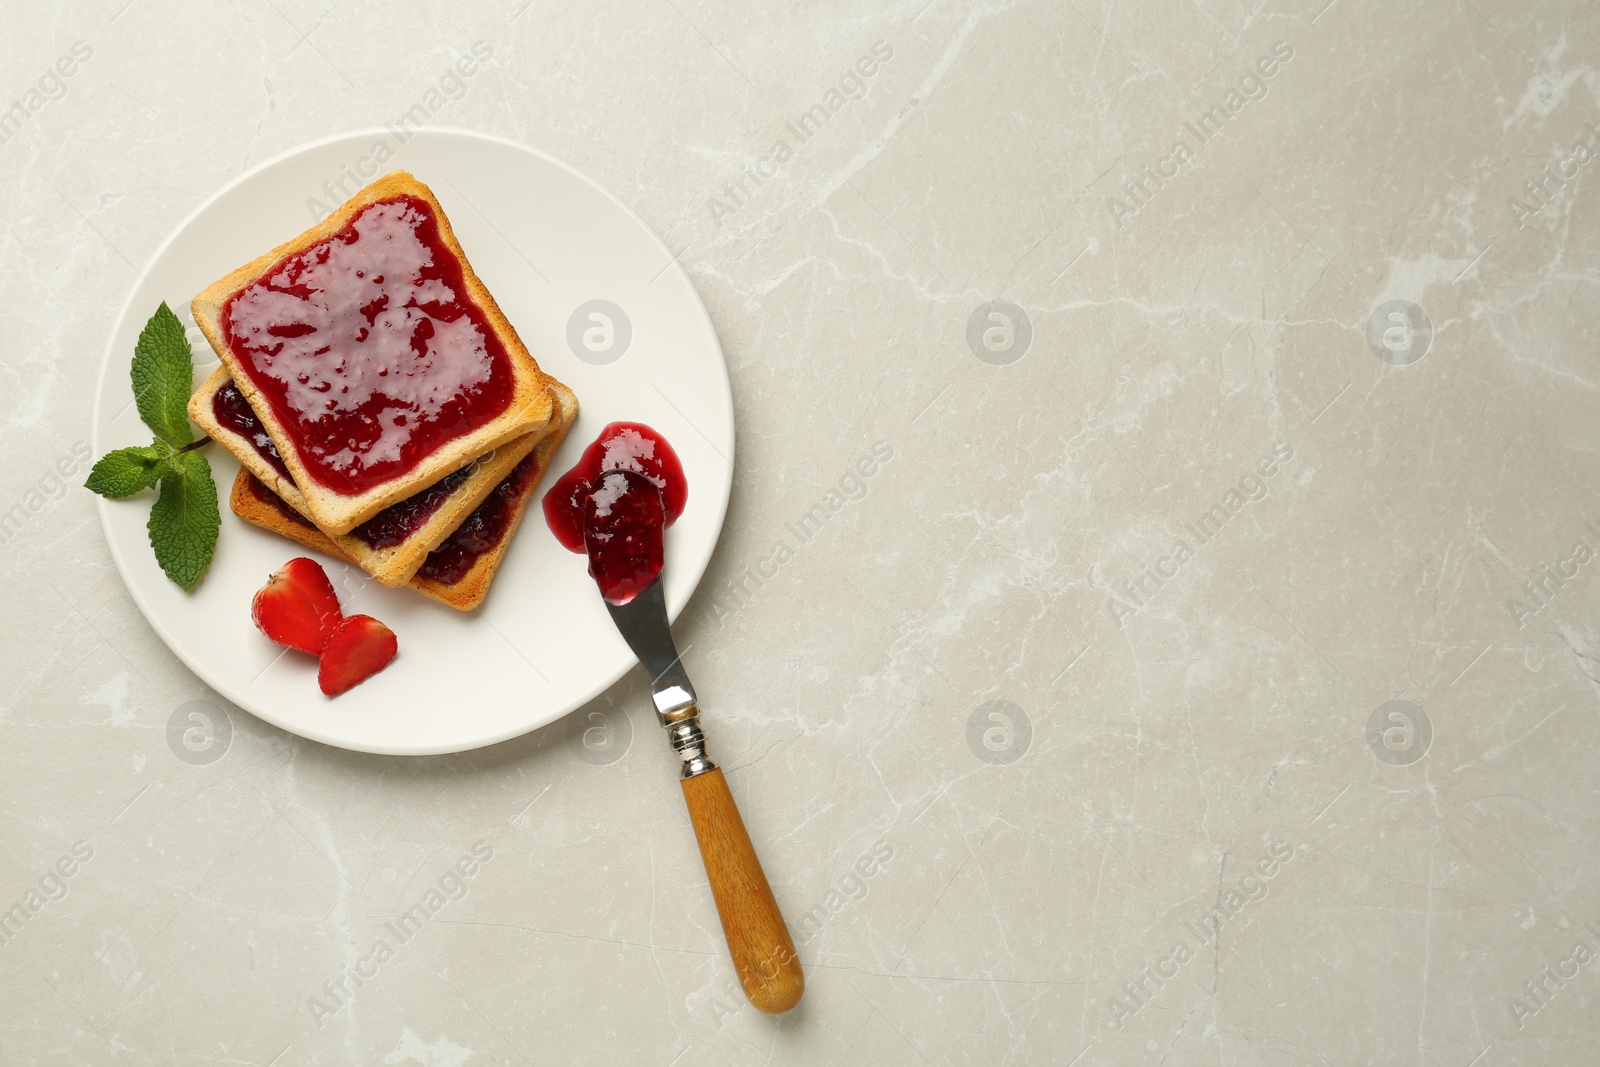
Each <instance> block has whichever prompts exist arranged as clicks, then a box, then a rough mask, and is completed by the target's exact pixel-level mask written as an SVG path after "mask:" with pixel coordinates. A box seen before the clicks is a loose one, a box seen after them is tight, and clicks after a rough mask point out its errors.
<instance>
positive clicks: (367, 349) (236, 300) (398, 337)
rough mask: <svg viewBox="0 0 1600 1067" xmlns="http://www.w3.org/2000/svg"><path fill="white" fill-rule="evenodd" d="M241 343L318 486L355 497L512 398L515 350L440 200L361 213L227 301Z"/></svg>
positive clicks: (487, 418) (225, 327)
mask: <svg viewBox="0 0 1600 1067" xmlns="http://www.w3.org/2000/svg"><path fill="white" fill-rule="evenodd" d="M222 332H223V337H224V339H225V340H226V342H227V344H228V347H229V350H230V351H231V352H232V353H233V355H234V356H235V357H236V358H237V360H238V361H239V363H240V364H241V366H242V368H243V370H244V372H245V374H246V375H247V376H248V377H249V379H250V382H251V384H253V385H254V386H255V387H256V389H258V390H259V391H260V394H261V398H262V400H264V402H265V403H266V404H267V405H268V406H269V407H270V408H271V410H272V413H273V415H274V417H276V418H277V420H278V421H279V423H280V424H281V425H282V426H283V429H284V432H285V434H287V435H288V437H289V439H290V440H291V441H292V442H293V444H294V447H295V450H296V452H297V454H298V456H299V458H300V461H301V462H302V463H303V464H304V465H305V468H306V471H307V472H308V473H309V475H310V476H311V478H312V479H313V480H315V481H316V482H317V483H318V484H320V485H323V486H325V487H327V488H328V489H330V490H332V491H333V492H336V493H340V494H344V495H352V496H353V495H356V494H359V493H361V492H364V491H366V490H368V489H371V488H372V487H374V486H377V485H380V484H382V483H384V482H388V481H391V480H393V479H395V478H398V477H401V476H403V475H405V474H407V473H408V472H410V471H412V470H414V469H415V468H416V467H417V465H418V464H419V463H421V462H422V461H423V460H424V459H426V458H427V457H428V456H430V455H432V454H433V453H434V452H435V451H436V450H438V449H439V448H440V447H441V446H443V445H444V444H446V443H447V442H449V441H451V440H454V439H456V438H459V437H461V436H462V435H464V434H468V433H471V432H472V431H474V430H476V429H478V428H479V427H481V426H483V425H485V424H486V423H488V422H491V421H492V420H493V419H495V418H496V417H497V416H499V415H500V414H501V413H502V412H504V411H505V410H506V408H507V407H508V406H509V405H510V403H511V396H512V392H513V390H514V381H513V375H512V366H511V357H510V355H509V354H508V353H507V352H506V350H505V346H504V345H502V344H501V343H500V339H499V336H498V335H497V334H496V333H495V331H494V329H493V328H492V327H491V325H490V323H489V320H488V317H487V315H486V314H485V313H484V310H483V308H482V307H480V306H479V304H478V303H477V301H475V300H474V299H473V298H472V295H471V293H470V292H469V291H468V289H467V285H466V278H465V273H464V267H463V263H462V261H461V260H460V259H458V258H457V257H456V256H455V254H454V253H452V252H451V250H450V248H449V246H448V245H446V244H445V242H444V240H443V238H442V236H441V234H440V231H439V220H438V218H437V217H436V215H435V214H434V210H433V207H432V205H431V204H429V203H428V201H426V200H423V199H421V198H419V197H415V196H398V197H395V198H393V199H390V200H383V201H379V202H377V203H374V204H369V205H368V206H367V207H365V208H362V209H361V211H360V212H358V213H357V214H356V215H355V217H354V218H352V219H351V220H350V222H349V224H348V225H346V226H345V228H344V229H342V230H340V231H339V232H338V233H335V234H333V235H331V236H329V237H327V238H324V239H323V240H321V241H319V242H317V243H316V244H314V245H310V246H309V247H306V248H303V249H301V250H299V251H296V252H293V253H291V254H289V255H288V256H285V257H284V258H283V259H282V260H280V261H278V263H276V264H275V265H274V266H272V267H271V268H269V269H268V270H267V271H266V273H264V274H262V275H261V277H260V278H258V279H257V280H256V281H254V282H252V283H251V284H250V285H248V286H246V287H245V288H244V289H241V290H240V291H239V292H237V293H235V294H234V295H233V296H232V297H230V298H229V300H228V302H227V303H226V304H225V305H224V306H223V309H222Z"/></svg>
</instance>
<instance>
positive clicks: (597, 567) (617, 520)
mask: <svg viewBox="0 0 1600 1067" xmlns="http://www.w3.org/2000/svg"><path fill="white" fill-rule="evenodd" d="M664 496H665V494H663V493H662V491H661V489H660V487H658V486H657V485H656V483H655V482H653V481H652V480H651V479H650V478H649V477H647V476H646V475H643V474H640V473H639V472H638V471H632V470H612V471H606V472H605V473H603V474H601V475H600V477H599V478H598V479H597V480H596V481H595V482H594V483H593V485H592V488H591V490H590V492H589V495H588V499H587V500H586V501H585V507H584V524H583V541H584V547H585V548H587V549H588V551H589V576H590V577H591V578H593V579H594V580H595V582H596V584H598V585H599V586H600V595H601V596H603V597H605V598H606V600H607V601H609V602H610V603H612V604H626V603H627V602H628V601H630V600H632V599H633V598H634V597H636V596H638V595H639V594H640V593H642V592H643V591H644V590H645V589H647V588H649V586H650V583H651V582H653V581H655V580H656V578H657V577H659V576H660V574H661V533H662V531H663V530H664V529H666V525H667V523H666V502H665V500H664Z"/></svg>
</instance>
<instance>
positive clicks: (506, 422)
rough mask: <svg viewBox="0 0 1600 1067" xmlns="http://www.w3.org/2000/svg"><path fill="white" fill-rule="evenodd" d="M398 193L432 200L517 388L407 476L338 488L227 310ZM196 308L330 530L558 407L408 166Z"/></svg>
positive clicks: (345, 527) (542, 421)
mask: <svg viewBox="0 0 1600 1067" xmlns="http://www.w3.org/2000/svg"><path fill="white" fill-rule="evenodd" d="M396 196H415V197H418V198H419V199H422V200H426V201H427V202H428V203H429V204H430V205H431V206H432V208H433V211H434V214H435V215H436V217H437V219H438V225H439V236H440V239H441V240H442V241H443V242H444V243H445V245H446V246H447V247H448V248H449V249H450V251H451V252H452V253H453V254H454V255H455V256H456V258H457V259H458V260H460V263H461V273H462V277H463V278H464V279H465V283H466V287H467V291H468V293H469V294H470V296H471V297H472V299H473V300H474V301H475V302H476V303H477V304H478V306H479V307H480V308H481V309H482V310H483V312H484V315H485V317H486V318H487V319H488V321H489V324H490V325H491V326H492V327H493V329H494V331H495V333H496V334H497V335H498V337H499V340H500V343H501V344H502V345H503V346H504V348H505V350H506V354H507V356H508V357H509V359H510V363H511V370H512V380H513V390H512V396H511V402H510V404H509V405H508V406H507V408H506V410H505V411H504V412H502V413H501V414H500V415H499V416H497V417H496V418H495V419H494V420H493V421H491V422H489V423H487V424H486V425H484V426H481V427H479V428H478V429H477V430H474V431H472V432H471V433H468V434H464V435H462V436H460V437H456V438H454V439H452V440H450V441H448V442H446V443H445V444H443V445H441V446H440V447H439V448H437V449H435V450H434V452H433V453H431V454H430V455H428V456H426V457H425V458H424V459H423V460H422V462H421V463H419V464H418V465H417V466H416V467H415V468H413V469H412V470H411V471H410V472H409V473H407V474H405V475H404V476H401V477H398V478H393V479H391V480H389V481H387V482H384V483H383V484H381V485H377V486H374V487H372V488H371V489H368V490H366V491H365V492H362V493H359V494H355V495H347V494H343V493H338V492H335V491H334V490H332V489H329V488H327V487H325V486H323V485H321V484H320V483H318V482H317V481H315V480H314V479H313V478H311V476H310V474H309V472H308V471H307V469H306V467H305V464H304V463H303V462H302V461H301V458H300V455H299V451H298V449H296V448H295V446H294V443H293V441H292V440H291V439H290V438H289V436H288V434H287V432H286V431H285V429H284V427H283V425H282V424H281V423H280V422H279V421H278V419H277V417H276V416H275V415H274V414H273V412H272V410H271V405H269V404H267V403H266V402H265V398H263V397H261V396H260V392H259V390H257V389H256V387H255V384H254V382H253V381H252V380H251V378H250V376H249V374H248V373H247V372H246V369H245V368H244V367H243V365H242V364H241V363H240V361H239V360H238V358H237V357H236V356H235V355H234V354H233V352H232V350H231V349H230V348H229V347H228V344H227V342H226V341H225V340H224V338H223V334H222V308H223V306H224V305H225V304H226V303H227V301H228V299H229V298H230V297H231V296H233V294H235V293H237V292H238V291H239V290H241V289H243V288H245V287H246V286H248V285H250V284H251V283H253V282H254V281H256V280H257V279H258V278H260V277H261V276H262V275H264V274H266V273H267V272H268V271H270V270H271V269H272V268H273V267H275V266H276V265H277V264H278V263H279V262H280V261H281V260H283V259H284V258H285V257H287V256H289V255H291V254H293V253H294V252H297V251H300V250H301V249H303V248H305V247H307V246H309V245H312V244H315V243H317V242H319V241H322V240H324V239H326V238H328V237H330V236H332V235H333V234H335V233H337V232H338V231H340V230H342V229H344V227H345V226H346V225H348V224H349V222H350V220H351V219H352V218H354V217H355V215H356V214H357V213H358V212H360V211H361V210H362V209H363V208H365V207H367V206H368V205H370V204H374V203H377V202H378V201H380V200H387V199H391V198H393V197H396ZM190 307H191V310H192V311H193V313H194V319H195V322H196V323H198V324H199V326H200V329H201V332H203V333H204V334H205V336H206V340H207V341H209V342H210V343H211V347H212V348H213V349H214V350H215V351H216V353H217V356H218V358H219V359H221V360H222V363H223V366H225V367H226V368H227V369H228V370H229V372H230V373H231V375H232V377H233V380H234V382H235V383H236V384H237V385H238V387H239V391H240V392H241V393H242V394H243V395H244V398H245V400H246V401H247V402H248V403H249V404H250V406H251V408H253V409H254V410H255V412H256V417H257V418H259V419H260V420H261V424H262V426H263V427H265V429H266V431H267V434H268V435H269V436H270V437H271V438H272V440H273V443H274V444H276V445H277V448H278V453H279V455H281V456H282V457H283V461H284V464H285V465H286V466H287V467H288V468H289V473H290V475H291V477H292V478H293V479H294V482H295V483H296V485H297V486H298V487H299V489H300V495H301V498H302V499H303V500H304V502H305V505H306V507H305V509H304V511H303V514H305V515H306V516H307V517H309V518H311V519H312V520H313V521H314V522H315V523H316V524H317V526H318V527H319V528H321V529H322V530H324V531H326V532H328V533H329V534H343V533H348V532H349V531H351V530H352V529H354V528H355V527H357V526H359V525H361V523H363V522H365V521H366V520H368V519H370V518H372V516H374V515H376V514H377V513H378V512H380V511H382V510H383V509H384V508H386V507H388V506H389V505H390V504H393V503H395V502H396V501H399V500H404V499H405V498H406V497H409V496H412V495H413V494H415V493H417V492H420V491H421V490H423V489H426V488H427V487H428V486H430V485H432V484H433V483H434V482H436V481H438V480H439V479H440V478H443V477H445V476H446V475H448V474H450V473H451V472H453V471H455V470H458V469H460V468H461V467H463V466H465V465H466V464H467V463H469V462H470V461H471V460H472V459H473V457H475V456H479V455H482V454H484V453H486V452H489V451H491V450H493V449H496V448H499V447H500V446H501V445H503V444H506V443H507V442H509V441H511V440H513V439H515V438H518V437H521V436H524V435H526V434H529V433H534V432H536V431H539V430H542V429H543V428H544V427H545V426H546V425H547V424H548V423H549V422H550V420H551V418H552V417H553V415H554V413H555V401H554V397H553V396H552V394H551V392H550V389H549V388H548V386H547V384H546V379H545V377H544V375H543V374H542V373H541V372H540V370H539V365H538V363H537V362H536V361H535V360H534V358H533V357H532V356H531V355H530V354H529V353H528V349H527V347H526V346H525V345H524V344H523V343H522V339H521V338H520V337H519V336H518V335H517V331H516V329H515V328H514V327H513V326H512V325H511V322H510V320H508V319H507V318H506V316H505V314H504V312H502V311H501V310H500V305H499V304H498V303H497V302H496V301H495V299H494V297H493V296H491V295H490V293H489V291H488V289H487V288H485V286H484V284H483V282H482V280H481V279H479V277H478V275H477V273H476V272H475V271H474V270H473V269H472V264H471V263H470V261H469V260H468V259H467V255H466V252H465V251H463V250H462V248H461V245H460V243H459V242H458V241H457V240H456V236H455V230H454V229H453V228H452V227H451V225H450V219H449V217H448V216H447V215H446V214H445V211H444V208H443V206H442V205H441V204H440V203H439V201H438V199H437V198H436V197H435V196H434V195H433V191H432V190H431V189H429V188H428V187H427V186H426V185H424V184H423V183H422V182H420V181H418V180H417V179H416V178H414V177H413V176H412V175H410V174H409V173H407V172H405V171H394V172H393V173H391V174H386V175H384V176H383V177H381V178H379V179H378V180H377V181H374V182H373V183H372V184H370V185H368V186H366V187H365V188H363V189H362V190H361V191H360V192H358V193H356V195H355V196H354V197H352V198H351V199H350V200H348V201H346V202H345V203H344V204H343V205H342V206H341V207H340V208H339V209H338V210H337V211H335V212H334V213H333V214H332V215H329V216H328V217H327V218H326V219H324V220H323V221H322V222H320V223H318V224H317V225H316V226H313V227H312V228H311V229H309V230H307V231H305V232H304V233H302V234H300V235H299V236H298V237H296V238H294V239H293V240H291V241H288V242H285V243H284V244H281V245H279V246H278V247H277V248H274V249H273V250H272V251H270V252H268V253H266V254H265V255H262V256H259V257H257V258H256V259H254V260H251V261H250V262H249V263H247V264H245V265H244V266H242V267H240V268H238V269H237V270H234V271H232V272H230V273H229V274H227V275H226V276H224V277H223V278H221V279H219V280H218V281H216V282H214V283H212V284H211V285H209V286H207V287H206V289H205V290H204V291H202V292H201V293H200V294H199V295H198V296H196V297H195V298H194V300H193V302H192V303H191V305H190ZM276 480H277V481H278V482H280V483H281V481H282V479H281V478H280V479H276ZM263 481H264V482H266V484H267V485H268V486H273V482H272V481H269V480H267V479H263ZM274 489H276V487H274ZM280 495H282V494H280ZM296 510H300V509H298V508H297V509H296ZM469 511H470V509H469ZM419 565H420V564H419Z"/></svg>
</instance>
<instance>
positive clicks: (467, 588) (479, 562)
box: [229, 383, 578, 611]
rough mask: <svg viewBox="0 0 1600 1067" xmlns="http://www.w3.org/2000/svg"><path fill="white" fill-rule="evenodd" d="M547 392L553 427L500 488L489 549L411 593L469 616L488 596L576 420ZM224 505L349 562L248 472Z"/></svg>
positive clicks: (568, 403)
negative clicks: (497, 524) (503, 517)
mask: <svg viewBox="0 0 1600 1067" xmlns="http://www.w3.org/2000/svg"><path fill="white" fill-rule="evenodd" d="M553 390H554V392H555V393H556V396H557V399H558V409H557V416H556V419H555V422H554V423H553V425H552V426H551V427H550V428H549V430H548V431H547V432H546V433H545V434H544V435H543V436H542V437H540V438H539V440H538V442H537V443H536V444H535V445H534V447H533V450H532V451H531V452H530V453H529V454H528V455H527V456H526V457H525V458H524V459H523V460H522V461H521V462H520V463H518V464H517V466H516V468H515V469H514V470H513V471H512V472H511V473H510V474H509V475H508V476H507V477H506V478H505V479H503V481H502V483H501V484H502V485H503V486H504V487H505V489H506V491H507V493H509V494H510V499H509V501H508V503H509V505H510V508H511V511H510V516H509V521H508V522H507V524H506V526H505V530H504V533H503V534H502V535H501V537H500V539H499V540H498V541H497V542H496V543H495V545H494V546H493V547H492V548H490V549H489V550H488V551H486V552H484V553H482V554H481V555H479V556H478V557H477V558H476V559H475V560H474V561H473V564H472V566H471V567H470V568H469V569H468V570H467V571H466V572H465V573H464V574H462V575H461V576H460V577H459V578H457V579H456V580H455V581H452V582H448V583H447V582H441V581H436V580H433V579H430V578H427V577H424V576H422V575H420V574H419V575H414V576H413V577H412V578H411V580H410V582H409V583H408V584H410V586H411V587H412V588H414V589H416V590H417V591H418V592H421V593H423V594H425V595H427V596H429V597H432V598H433V599H434V600H437V601H439V602H440V603H441V604H447V605H449V606H450V607H452V608H455V609H457V610H458V611H471V610H473V609H474V608H476V607H477V606H478V605H480V604H482V603H483V600H484V598H485V597H486V596H488V593H489V586H490V584H491V583H492V582H493V581H494V576H495V574H496V573H498V571H499V569H500V564H501V562H502V561H503V560H504V559H505V555H506V551H507V549H508V548H509V547H510V545H511V540H512V538H513V537H514V536H515V535H516V532H517V528H518V526H519V525H520V524H521V522H522V518H523V516H524V515H525V514H526V512H527V509H528V505H529V504H530V503H531V502H532V500H533V496H534V492H535V490H536V489H537V488H538V486H539V482H540V481H541V480H542V478H543V477H544V473H545V471H546V470H548V469H549V466H550V459H551V457H552V456H554V455H555V453H556V450H557V449H559V448H560V447H561V442H562V441H563V440H565V439H566V435H567V430H568V428H569V427H571V425H572V422H573V420H574V419H575V418H576V416H577V412H578V403H577V397H576V396H574V395H573V394H572V391H571V390H570V389H567V388H566V387H565V386H563V385H561V384H560V383H554V384H553ZM252 483H253V484H252ZM497 488H498V487H497ZM229 505H230V506H231V507H232V509H233V513H234V514H235V515H237V516H239V517H240V518H241V519H243V520H244V521H246V522H248V523H250V524H251V525H252V526H258V527H260V528H261V529H264V530H269V531H271V532H273V533H276V534H278V535H280V536H282V537H287V538H288V539H289V540H291V541H294V542H296V543H297V544H300V545H303V546H304V547H306V548H309V549H311V550H312V551H314V552H322V553H324V554H326V555H329V556H332V557H334V558H335V559H341V560H344V561H346V562H352V563H353V562H355V561H354V560H352V559H350V557H349V556H348V555H346V554H345V552H344V550H343V548H342V547H341V545H340V543H338V542H336V541H335V539H333V538H331V537H329V536H328V535H327V534H325V533H323V532H322V531H321V530H319V529H317V528H316V527H315V526H314V525H312V524H311V522H310V520H309V519H306V518H305V517H304V516H302V515H300V514H299V513H298V512H297V511H295V509H293V508H291V507H290V506H289V504H288V503H287V501H285V500H283V499H282V498H280V497H277V496H276V494H274V493H273V491H272V489H271V487H270V486H268V485H266V484H264V483H263V482H262V481H261V480H260V479H257V478H256V477H255V475H254V474H252V473H251V471H250V470H249V469H248V468H241V469H240V471H239V475H238V477H237V478H235V479H234V482H233V492H232V494H231V496H230V498H229ZM448 545H449V539H448V538H447V539H446V542H445V546H443V547H446V548H447V547H448Z"/></svg>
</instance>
